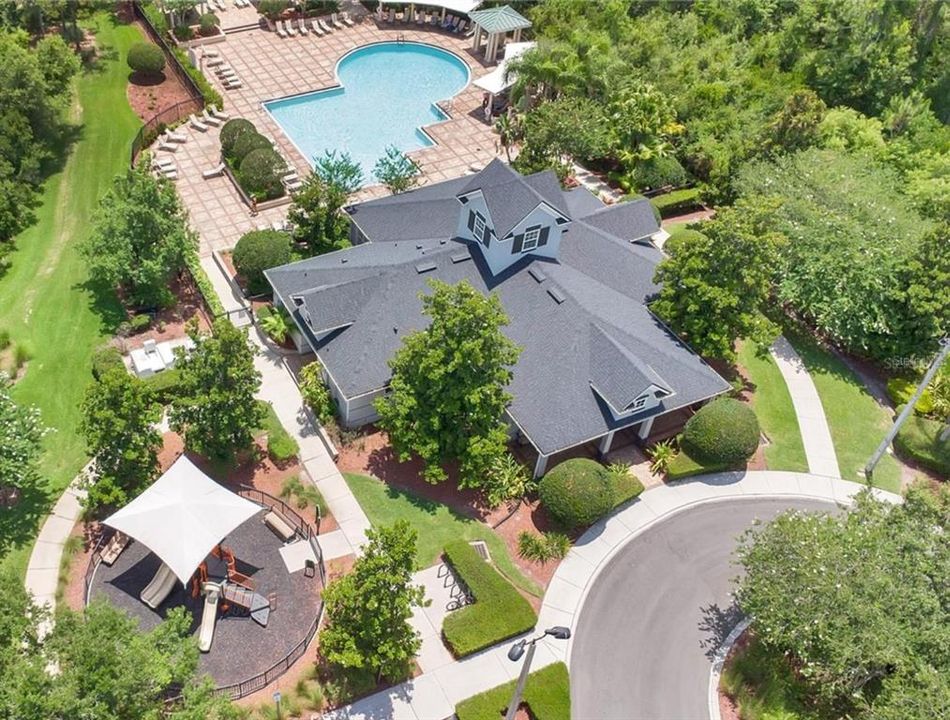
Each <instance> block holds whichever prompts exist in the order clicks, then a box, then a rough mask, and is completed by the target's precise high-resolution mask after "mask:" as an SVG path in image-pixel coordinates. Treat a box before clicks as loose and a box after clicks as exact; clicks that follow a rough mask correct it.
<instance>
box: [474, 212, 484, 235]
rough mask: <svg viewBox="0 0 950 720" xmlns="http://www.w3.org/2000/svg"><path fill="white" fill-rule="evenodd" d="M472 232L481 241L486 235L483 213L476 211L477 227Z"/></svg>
mask: <svg viewBox="0 0 950 720" xmlns="http://www.w3.org/2000/svg"><path fill="white" fill-rule="evenodd" d="M472 233H473V234H474V235H475V239H476V240H478V241H479V242H481V240H482V238H483V237H485V218H483V217H482V214H481V213H475V228H474V230H472Z"/></svg>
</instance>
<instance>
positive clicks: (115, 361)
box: [92, 346, 125, 380]
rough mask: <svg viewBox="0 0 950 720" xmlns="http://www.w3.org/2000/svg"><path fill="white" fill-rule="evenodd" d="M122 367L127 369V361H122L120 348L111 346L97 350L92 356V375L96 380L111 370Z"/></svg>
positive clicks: (123, 369)
mask: <svg viewBox="0 0 950 720" xmlns="http://www.w3.org/2000/svg"><path fill="white" fill-rule="evenodd" d="M116 368H121V369H122V371H123V372H124V371H125V363H124V362H122V353H120V352H119V351H118V349H116V348H114V347H112V346H109V347H104V348H102V349H100V350H97V351H96V353H95V354H94V355H93V356H92V376H93V377H94V378H95V379H96V380H101V379H102V378H103V377H105V374H106V373H107V372H109V371H110V370H115V369H116Z"/></svg>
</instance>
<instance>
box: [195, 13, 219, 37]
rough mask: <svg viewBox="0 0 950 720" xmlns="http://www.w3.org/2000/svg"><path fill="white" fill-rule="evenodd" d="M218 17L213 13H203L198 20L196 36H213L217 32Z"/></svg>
mask: <svg viewBox="0 0 950 720" xmlns="http://www.w3.org/2000/svg"><path fill="white" fill-rule="evenodd" d="M217 27H218V16H217V15H215V14H214V13H205V14H204V15H202V16H201V17H200V18H199V19H198V34H199V35H201V36H202V37H208V36H209V35H214V34H215V33H216V32H217Z"/></svg>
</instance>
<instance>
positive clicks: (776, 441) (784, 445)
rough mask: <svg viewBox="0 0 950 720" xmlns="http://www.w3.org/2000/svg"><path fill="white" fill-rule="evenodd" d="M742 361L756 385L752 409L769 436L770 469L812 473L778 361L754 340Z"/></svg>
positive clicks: (741, 351) (745, 346)
mask: <svg viewBox="0 0 950 720" xmlns="http://www.w3.org/2000/svg"><path fill="white" fill-rule="evenodd" d="M739 363H740V364H741V365H742V367H744V368H745V369H746V372H747V373H748V375H749V380H750V381H751V382H752V384H753V385H754V386H755V390H754V394H753V396H752V409H753V410H754V411H755V415H756V417H757V418H758V419H759V425H760V426H761V427H762V431H763V432H764V433H765V434H766V436H767V437H768V438H769V442H770V444H769V445H768V447H766V448H765V463H766V465H767V466H768V469H769V470H792V471H796V472H808V460H807V458H806V457H805V446H804V445H803V444H802V434H801V430H800V428H799V426H798V417H797V416H796V415H795V407H794V405H792V396H791V395H790V394H789V392H788V386H787V385H786V384H785V378H783V377H782V372H781V371H780V370H779V369H778V365H776V364H775V360H774V359H773V358H772V356H771V355H769V354H767V353H766V354H761V355H760V354H759V353H757V352H756V348H755V346H754V345H753V344H752V343H748V342H744V343H742V345H741V346H740V348H739Z"/></svg>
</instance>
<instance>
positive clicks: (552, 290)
mask: <svg viewBox="0 0 950 720" xmlns="http://www.w3.org/2000/svg"><path fill="white" fill-rule="evenodd" d="M548 295H550V296H551V297H552V298H553V299H554V302H556V303H557V304H558V305H560V304H561V303H562V302H564V301H565V300H566V299H567V298H565V297H564V293H562V292H561V288H559V287H558V286H557V285H548Z"/></svg>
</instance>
